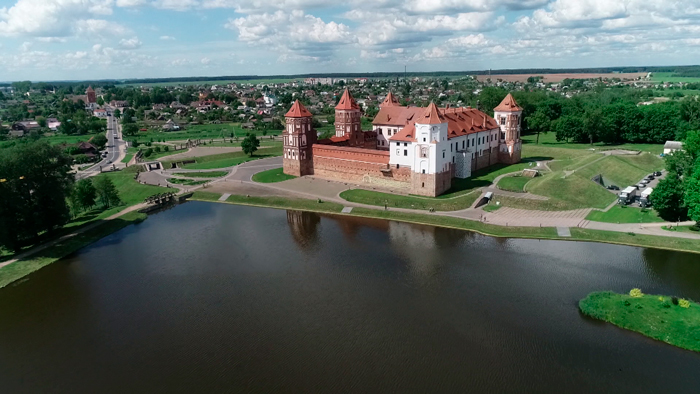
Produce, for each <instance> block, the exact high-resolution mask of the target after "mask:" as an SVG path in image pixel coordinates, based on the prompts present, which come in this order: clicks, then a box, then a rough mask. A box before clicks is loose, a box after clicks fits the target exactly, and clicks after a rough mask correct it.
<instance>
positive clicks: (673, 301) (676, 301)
mask: <svg viewBox="0 0 700 394" xmlns="http://www.w3.org/2000/svg"><path fill="white" fill-rule="evenodd" d="M671 302H672V303H673V305H678V297H671Z"/></svg>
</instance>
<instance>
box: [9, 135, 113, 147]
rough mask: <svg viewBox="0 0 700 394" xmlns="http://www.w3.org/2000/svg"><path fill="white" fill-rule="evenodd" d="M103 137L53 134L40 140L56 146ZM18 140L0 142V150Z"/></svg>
mask: <svg viewBox="0 0 700 394" xmlns="http://www.w3.org/2000/svg"><path fill="white" fill-rule="evenodd" d="M100 134H101V135H105V133H97V134H83V135H64V134H55V135H43V136H42V137H41V140H43V141H47V142H48V143H49V144H51V145H58V144H77V143H78V142H87V141H89V140H90V138H92V137H95V136H97V135H100ZM19 141H20V140H14V139H11V140H7V141H0V148H4V147H8V146H12V145H14V144H16V143H18V142H19Z"/></svg>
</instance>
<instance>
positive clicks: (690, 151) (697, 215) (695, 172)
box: [651, 131, 700, 224]
mask: <svg viewBox="0 0 700 394" xmlns="http://www.w3.org/2000/svg"><path fill="white" fill-rule="evenodd" d="M666 169H667V171H668V174H667V175H666V177H665V178H664V179H662V180H661V181H660V182H659V184H658V185H657V187H656V189H654V193H652V195H651V198H652V202H653V204H654V208H655V209H656V211H657V212H658V213H659V216H661V217H662V218H663V219H665V220H667V221H676V220H678V221H682V220H686V219H688V218H690V219H691V220H694V221H696V222H698V223H699V224H700V132H699V131H691V132H689V133H688V136H687V138H686V140H685V142H684V144H683V151H678V152H675V153H674V154H673V155H669V156H667V157H666Z"/></svg>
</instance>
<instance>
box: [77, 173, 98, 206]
mask: <svg viewBox="0 0 700 394" xmlns="http://www.w3.org/2000/svg"><path fill="white" fill-rule="evenodd" d="M96 197H97V191H96V190H95V186H93V185H92V180H90V179H89V178H87V179H81V180H79V181H78V182H76V184H75V187H73V191H72V193H71V202H72V203H73V206H74V207H76V208H80V210H86V209H88V208H92V207H93V206H95V198H96Z"/></svg>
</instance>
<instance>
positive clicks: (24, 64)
mask: <svg viewBox="0 0 700 394" xmlns="http://www.w3.org/2000/svg"><path fill="white" fill-rule="evenodd" d="M0 51H1V53H2V56H0V81H10V80H24V79H29V80H34V81H37V80H65V79H69V80H76V79H98V78H143V77H176V76H215V75H243V74H246V75H249V74H255V75H271V74H297V73H313V72H370V71H389V72H390V71H402V70H403V67H404V65H406V66H408V69H409V70H411V71H437V70H447V71H460V70H473V69H488V68H492V69H500V68H529V67H556V68H558V67H595V66H624V65H630V66H631V65H677V64H697V63H700V62H699V61H698V55H699V54H700V0H686V1H682V2H681V1H677V0H403V1H397V0H345V1H342V2H330V1H322V0H277V1H275V0H267V1H263V0H0Z"/></svg>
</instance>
